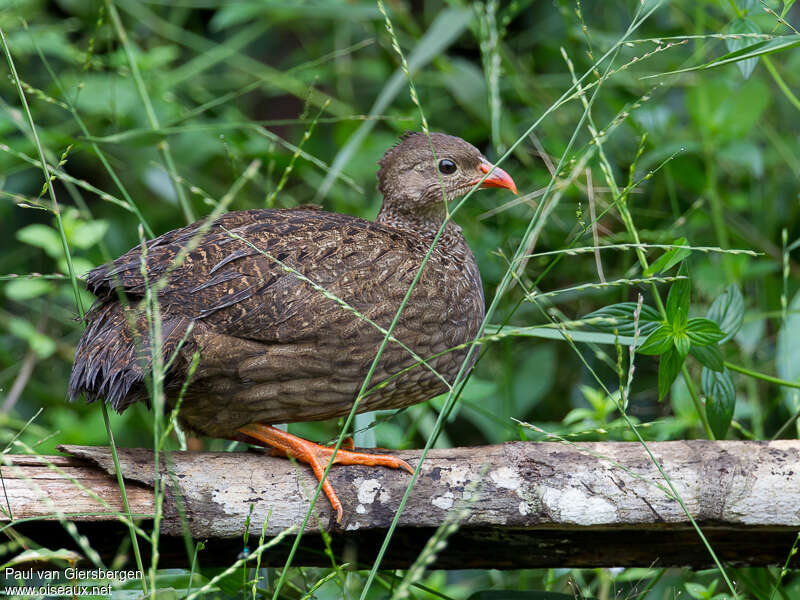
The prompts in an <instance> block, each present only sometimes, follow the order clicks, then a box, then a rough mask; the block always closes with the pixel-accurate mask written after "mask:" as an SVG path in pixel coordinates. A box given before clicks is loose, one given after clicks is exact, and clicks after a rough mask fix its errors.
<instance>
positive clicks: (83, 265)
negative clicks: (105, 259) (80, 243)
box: [58, 256, 94, 278]
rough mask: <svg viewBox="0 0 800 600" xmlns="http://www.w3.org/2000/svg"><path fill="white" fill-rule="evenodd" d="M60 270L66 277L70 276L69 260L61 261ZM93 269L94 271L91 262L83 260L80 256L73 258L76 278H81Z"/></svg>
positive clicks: (59, 263) (63, 259) (62, 259)
mask: <svg viewBox="0 0 800 600" xmlns="http://www.w3.org/2000/svg"><path fill="white" fill-rule="evenodd" d="M58 269H59V271H61V272H62V273H63V274H64V275H69V265H68V264H67V260H66V259H65V258H61V259H59V261H58ZM92 269H94V264H92V262H91V261H88V260H86V259H85V258H81V257H80V256H73V257H72V270H73V271H74V272H75V277H78V278H81V277H83V276H84V275H86V274H87V273H88V272H89V271H91V270H92Z"/></svg>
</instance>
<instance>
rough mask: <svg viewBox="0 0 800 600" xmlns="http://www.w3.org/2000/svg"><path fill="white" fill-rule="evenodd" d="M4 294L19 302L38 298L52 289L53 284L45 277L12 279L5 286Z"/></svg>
mask: <svg viewBox="0 0 800 600" xmlns="http://www.w3.org/2000/svg"><path fill="white" fill-rule="evenodd" d="M5 291H6V296H8V297H9V298H10V299H11V300H16V301H17V302H21V301H23V300H30V299H31V298H38V297H39V296H44V295H45V294H49V293H50V292H52V291H53V284H52V283H51V282H50V281H47V280H46V279H14V280H13V281H9V282H8V283H7V284H6V286H5Z"/></svg>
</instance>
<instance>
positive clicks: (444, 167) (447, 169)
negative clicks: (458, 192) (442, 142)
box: [439, 158, 458, 175]
mask: <svg viewBox="0 0 800 600" xmlns="http://www.w3.org/2000/svg"><path fill="white" fill-rule="evenodd" d="M457 168H458V167H456V163H454V162H453V161H452V160H450V159H449V158H443V159H442V160H440V161H439V172H440V173H441V174H442V175H452V174H453V173H455V172H456V169H457Z"/></svg>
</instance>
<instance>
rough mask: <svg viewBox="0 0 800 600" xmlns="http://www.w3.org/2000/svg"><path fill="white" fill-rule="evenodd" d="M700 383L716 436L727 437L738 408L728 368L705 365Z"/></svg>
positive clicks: (709, 421) (710, 423) (718, 437)
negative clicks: (720, 369)
mask: <svg viewBox="0 0 800 600" xmlns="http://www.w3.org/2000/svg"><path fill="white" fill-rule="evenodd" d="M700 384H701V386H702V389H703V393H704V394H705V395H706V416H707V417H708V424H709V425H710V426H711V431H713V432H714V437H716V438H717V439H718V440H722V439H725V435H726V434H727V433H728V428H729V427H730V426H731V420H733V410H734V408H736V388H735V387H734V385H733V379H731V374H730V371H728V369H723V370H722V371H712V370H711V369H707V368H705V367H703V372H702V375H701V376H700Z"/></svg>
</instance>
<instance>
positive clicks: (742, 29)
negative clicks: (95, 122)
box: [725, 18, 761, 79]
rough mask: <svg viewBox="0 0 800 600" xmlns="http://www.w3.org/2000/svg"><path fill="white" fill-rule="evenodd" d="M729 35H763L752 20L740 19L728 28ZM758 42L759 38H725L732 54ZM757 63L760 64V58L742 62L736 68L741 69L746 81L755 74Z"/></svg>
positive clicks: (735, 20)
mask: <svg viewBox="0 0 800 600" xmlns="http://www.w3.org/2000/svg"><path fill="white" fill-rule="evenodd" d="M728 33H729V34H731V33H732V34H742V33H761V28H760V27H759V26H758V25H756V24H755V23H754V22H753V21H751V20H750V19H745V18H738V19H734V20H733V22H732V23H731V24H730V26H729V27H728ZM757 42H758V38H751V37H726V38H725V45H726V46H727V47H728V50H730V51H731V52H736V51H737V50H742V49H743V48H748V47H750V46H752V45H753V44H754V43H757ZM757 63H758V57H755V58H748V59H746V60H742V61H740V62H738V63H736V66H737V67H739V70H740V71H741V72H742V75H743V76H744V78H745V79H747V78H748V77H750V74H751V73H752V72H753V69H755V68H756V64H757Z"/></svg>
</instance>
